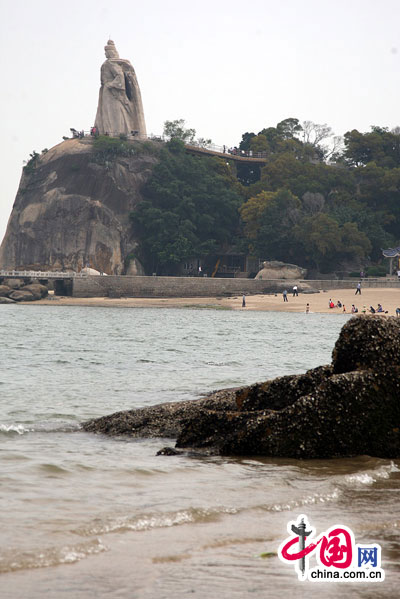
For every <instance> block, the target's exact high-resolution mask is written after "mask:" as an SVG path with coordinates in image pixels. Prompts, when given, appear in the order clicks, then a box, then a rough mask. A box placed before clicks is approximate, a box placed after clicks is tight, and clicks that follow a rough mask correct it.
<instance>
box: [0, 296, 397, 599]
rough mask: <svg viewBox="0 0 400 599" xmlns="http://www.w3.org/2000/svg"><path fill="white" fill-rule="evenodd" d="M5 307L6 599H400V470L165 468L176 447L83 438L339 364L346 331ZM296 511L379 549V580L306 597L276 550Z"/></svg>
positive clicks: (242, 320) (321, 322) (298, 321)
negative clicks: (115, 423) (161, 408)
mask: <svg viewBox="0 0 400 599" xmlns="http://www.w3.org/2000/svg"><path fill="white" fill-rule="evenodd" d="M0 308H1V309H0V330H1V343H0V365H1V366H0V461H1V471H0V472H1V481H0V484H1V486H0V514H1V517H0V522H1V525H0V596H1V598H2V599H4V598H8V597H10V599H11V598H13V599H19V598H24V599H25V598H29V599H36V598H39V597H40V598H42V597H46V598H51V599H53V598H59V597H60V598H62V597H68V598H74V599H75V598H76V599H87V598H92V597H93V598H103V597H104V598H105V597H107V598H109V597H113V598H114V597H116V598H123V599H131V598H133V599H135V598H138V599H140V598H142V597H143V598H153V597H154V598H157V599H163V598H165V599H169V598H184V597H185V598H186V597H198V598H201V599H206V598H207V599H209V598H210V599H213V598H214V597H215V598H228V597H229V598H231V597H232V598H244V597H252V596H254V597H281V596H286V594H288V593H296V594H297V596H306V595H307V596H309V597H320V596H324V597H339V596H342V595H343V594H345V595H346V596H351V597H398V588H399V584H400V563H399V562H400V534H399V527H400V461H399V460H397V461H396V460H382V459H376V458H373V457H369V456H360V457H357V458H353V459H341V460H313V461H299V460H288V459H267V458H252V457H251V456H250V457H245V458H226V457H223V458H222V457H199V456H194V455H180V456H170V457H167V456H156V452H157V450H158V449H160V448H161V447H163V446H165V445H173V442H172V441H171V440H166V439H141V440H129V439H127V438H107V437H104V436H102V435H93V434H89V433H85V432H83V431H82V430H80V426H79V424H80V422H82V421H83V420H86V419H88V418H92V417H95V416H101V415H105V414H110V413H112V412H115V411H119V410H125V409H131V408H134V407H141V406H145V405H153V404H155V403H161V402H164V401H174V400H182V399H191V398H197V397H199V396H201V395H202V394H204V393H206V392H208V391H212V390H215V389H219V388H224V387H233V386H237V385H242V384H250V383H253V382H256V381H261V380H266V379H268V378H273V377H275V376H278V375H282V374H289V373H298V372H303V371H305V370H306V369H308V368H312V367H314V366H317V365H320V364H325V363H328V362H330V359H331V352H332V349H333V346H334V343H335V340H336V338H337V336H338V333H339V331H340V328H341V327H342V325H343V323H344V322H345V321H346V319H347V318H348V317H347V316H345V315H342V314H340V315H332V314H329V315H320V314H309V315H306V314H286V313H272V312H269V313H268V312H246V311H245V310H243V311H223V310H199V309H197V310H196V309H151V308H132V309H130V308H122V309H118V308H88V307H60V306H29V305H27V306H20V305H19V306H18V305H17V306H14V305H13V306H8V305H4V306H1V307H0ZM302 513H304V514H306V515H307V516H308V518H309V520H310V522H311V524H312V525H313V526H315V528H316V529H317V533H319V532H322V531H324V530H326V529H328V528H329V527H330V526H332V525H334V524H338V523H342V524H345V525H347V526H349V527H350V528H352V529H353V531H354V533H355V536H356V541H357V542H359V543H365V544H368V543H370V544H371V543H380V544H381V546H382V567H383V568H384V570H385V573H386V579H385V581H384V582H383V583H375V584H372V583H360V582H358V583H357V582H352V583H346V584H345V583H334V584H332V583H318V584H316V583H310V582H306V583H300V582H299V581H298V580H297V576H296V574H295V571H294V568H292V567H291V566H287V565H285V564H282V563H281V562H280V561H279V560H278V558H277V557H276V552H277V548H278V546H279V544H280V543H281V541H282V540H283V539H284V538H286V536H287V532H286V525H287V522H288V521H289V520H294V519H296V518H297V517H298V515H299V514H302ZM261 554H267V555H268V557H266V558H261V557H260V555H261Z"/></svg>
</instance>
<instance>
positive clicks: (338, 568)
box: [278, 514, 385, 582]
mask: <svg viewBox="0 0 400 599" xmlns="http://www.w3.org/2000/svg"><path fill="white" fill-rule="evenodd" d="M287 530H288V533H289V537H287V538H286V539H285V540H284V541H283V542H282V543H281V544H280V546H279V549H278V556H279V558H280V560H281V561H282V562H284V563H286V564H288V563H290V564H294V567H295V570H296V572H297V576H298V578H299V580H310V581H318V580H342V581H348V580H360V581H369V582H381V581H383V580H385V571H384V570H382V568H381V547H380V545H378V544H377V543H373V544H370V545H361V544H358V543H356V542H355V538H354V534H353V531H352V530H351V529H350V528H348V527H347V526H344V525H343V524H340V525H338V524H337V525H335V526H331V527H330V528H329V529H328V530H327V531H325V532H323V533H321V534H320V535H319V536H318V537H315V534H316V530H315V528H313V527H312V526H310V524H309V522H308V520H307V516H305V515H304V514H302V515H300V516H299V518H298V519H297V521H291V522H289V523H288V526H287ZM311 556H314V557H315V559H316V562H317V564H318V565H317V566H313V567H310V557H311Z"/></svg>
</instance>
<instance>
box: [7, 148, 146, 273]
mask: <svg viewBox="0 0 400 599" xmlns="http://www.w3.org/2000/svg"><path fill="white" fill-rule="evenodd" d="M130 143H131V144H132V148H133V149H134V152H133V153H132V155H128V156H125V155H121V156H116V157H113V159H112V160H107V159H105V158H104V156H99V155H98V154H96V152H95V150H94V148H93V140H92V139H71V140H67V141H64V142H63V143H61V144H59V145H57V146H55V147H54V148H52V149H51V150H49V151H48V152H47V153H46V154H42V155H41V156H40V158H38V159H37V160H36V161H35V163H34V164H33V165H30V166H29V168H25V169H24V171H23V174H22V178H21V182H20V186H19V189H18V193H17V196H16V199H15V203H14V206H13V210H12V213H11V216H10V219H9V222H8V226H7V231H6V234H5V237H4V239H3V243H2V244H1V247H0V268H4V269H16V270H25V269H27V270H31V269H32V270H64V269H66V270H69V269H71V270H74V271H79V270H81V268H82V267H84V266H86V265H89V266H91V267H92V268H95V269H96V270H99V271H102V272H104V273H107V274H122V273H123V272H124V270H125V267H126V266H127V265H128V264H127V257H128V256H130V255H133V254H134V251H135V248H136V246H137V242H136V240H135V238H134V235H133V232H132V227H131V222H130V220H129V212H130V211H131V210H134V208H135V206H136V204H137V203H138V202H139V201H140V200H141V199H142V197H141V194H140V188H141V186H142V185H143V183H145V182H146V181H147V179H148V178H149V176H150V174H151V172H152V168H153V166H154V164H155V163H156V162H157V158H156V152H155V153H154V154H153V153H149V152H145V151H143V152H142V151H141V150H140V147H139V146H140V142H130ZM146 143H147V144H151V142H146ZM135 148H136V149H135Z"/></svg>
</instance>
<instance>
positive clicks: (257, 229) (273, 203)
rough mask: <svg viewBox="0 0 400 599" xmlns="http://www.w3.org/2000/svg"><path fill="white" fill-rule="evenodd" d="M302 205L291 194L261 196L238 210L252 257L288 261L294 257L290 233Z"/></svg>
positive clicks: (250, 200)
mask: <svg viewBox="0 0 400 599" xmlns="http://www.w3.org/2000/svg"><path fill="white" fill-rule="evenodd" d="M300 211H301V202H300V200H299V198H297V197H296V196H294V195H293V194H292V193H291V192H290V191H288V190H286V189H281V190H278V191H276V192H265V191H264V192H261V193H260V194H258V195H257V196H256V197H253V198H250V199H249V200H248V201H247V202H246V203H245V204H243V206H242V207H241V208H240V215H241V217H242V220H243V223H244V231H245V235H246V236H247V238H248V240H249V249H250V251H251V253H256V255H258V256H260V257H262V258H272V259H277V260H289V259H290V258H291V256H292V255H293V251H294V247H293V237H292V231H293V227H294V225H295V223H296V222H297V221H298V219H299V215H300Z"/></svg>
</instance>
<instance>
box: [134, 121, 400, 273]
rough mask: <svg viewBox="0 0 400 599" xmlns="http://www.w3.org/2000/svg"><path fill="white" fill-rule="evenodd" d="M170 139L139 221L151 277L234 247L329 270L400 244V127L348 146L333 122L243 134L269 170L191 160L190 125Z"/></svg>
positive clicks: (351, 139) (169, 124) (181, 125)
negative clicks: (151, 272) (183, 263)
mask: <svg viewBox="0 0 400 599" xmlns="http://www.w3.org/2000/svg"><path fill="white" fill-rule="evenodd" d="M164 132H165V133H166V134H167V135H168V137H169V138H170V142H169V143H168V144H166V147H165V148H164V150H162V152H161V154H160V161H159V163H158V164H157V166H156V167H155V168H154V171H153V173H152V176H151V178H150V180H149V182H148V183H147V185H146V186H145V188H144V191H143V193H144V200H143V202H141V203H140V204H139V206H138V207H137V209H136V210H135V212H134V213H132V220H133V223H134V226H135V229H136V231H137V234H138V235H139V238H140V252H141V257H142V260H144V262H145V264H146V265H147V269H148V271H154V272H164V273H171V272H174V269H175V268H176V267H177V265H178V264H179V263H181V262H183V261H185V260H187V259H190V258H192V257H194V256H207V255H210V254H217V253H221V252H223V251H226V250H227V249H228V248H229V247H232V245H235V246H236V247H238V246H240V247H241V248H242V251H243V252H245V253H249V254H251V255H254V256H256V257H259V258H262V259H278V260H284V261H290V262H295V263H297V264H299V265H301V266H304V267H306V268H311V269H315V270H316V271H318V272H329V271H330V270H334V269H338V268H339V267H340V268H342V269H345V268H346V265H357V264H358V265H363V264H366V263H367V262H368V261H369V262H371V261H372V262H374V261H375V262H376V261H378V260H379V259H380V258H381V249H382V248H384V247H390V246H392V245H400V129H399V128H396V129H393V130H392V131H389V130H388V129H387V128H385V127H378V126H373V127H371V130H370V131H369V132H366V133H361V132H359V131H357V130H356V129H353V130H351V131H348V132H347V133H345V135H344V137H343V138H339V137H337V136H335V134H334V132H333V131H332V129H331V128H330V127H329V126H328V125H327V124H325V123H324V124H317V123H314V122H312V121H304V122H303V123H300V121H299V120H298V119H296V118H293V117H290V118H287V119H284V120H283V121H280V122H279V123H277V125H276V126H275V127H271V126H268V127H264V128H262V129H260V130H259V131H258V133H255V132H249V131H247V132H246V133H243V135H242V140H241V142H240V144H239V148H240V150H243V151H244V152H250V151H251V152H252V153H253V154H254V153H256V152H262V153H263V156H264V157H265V164H264V166H262V164H261V165H260V164H258V165H254V164H252V163H250V162H249V163H246V162H244V161H243V162H240V163H238V164H237V165H235V164H234V163H233V162H232V163H229V158H228V159H227V160H219V159H216V158H206V157H195V156H191V155H190V154H188V153H187V152H186V151H185V147H184V142H186V143H187V142H188V141H189V142H190V143H193V141H194V137H195V133H196V132H195V130H194V129H187V128H186V127H185V121H183V120H178V121H166V123H165V129H164ZM200 141H201V140H200ZM200 141H199V142H198V144H200ZM203 141H204V143H203V144H200V145H204V144H205V142H206V141H207V140H203Z"/></svg>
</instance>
